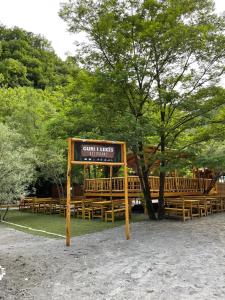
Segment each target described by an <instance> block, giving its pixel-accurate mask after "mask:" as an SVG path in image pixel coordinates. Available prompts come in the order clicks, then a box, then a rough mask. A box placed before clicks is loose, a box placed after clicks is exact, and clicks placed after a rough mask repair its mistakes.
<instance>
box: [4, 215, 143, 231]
mask: <svg viewBox="0 0 225 300" xmlns="http://www.w3.org/2000/svg"><path fill="white" fill-rule="evenodd" d="M144 220H146V216H144V215H143V214H135V215H132V220H131V221H132V222H139V221H144ZM5 221H7V222H10V223H15V224H19V225H22V226H26V227H31V228H33V229H38V230H44V231H48V232H52V233H56V234H60V235H65V232H66V219H65V218H64V217H62V216H60V215H44V214H39V213H38V214H37V213H30V212H21V211H17V210H11V211H9V212H8V214H7V215H6V218H5ZM124 222H125V221H124V220H118V221H116V222H115V223H114V225H113V224H112V223H111V222H109V223H106V222H103V221H101V220H99V219H95V220H90V221H89V220H82V219H77V218H73V217H71V235H72V236H79V235H84V234H88V233H93V232H98V231H102V230H105V229H110V228H113V227H117V226H122V225H124ZM0 226H8V227H12V228H15V229H16V230H20V231H23V232H27V233H31V234H35V235H41V236H47V237H54V236H51V235H48V234H46V233H42V232H35V231H31V230H29V229H25V228H19V227H17V226H13V225H8V224H3V223H2V224H1V225H0Z"/></svg>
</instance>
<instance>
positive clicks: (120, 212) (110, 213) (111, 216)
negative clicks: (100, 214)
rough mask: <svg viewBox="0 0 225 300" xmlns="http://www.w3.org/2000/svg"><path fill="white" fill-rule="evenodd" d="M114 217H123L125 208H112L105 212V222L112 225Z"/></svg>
mask: <svg viewBox="0 0 225 300" xmlns="http://www.w3.org/2000/svg"><path fill="white" fill-rule="evenodd" d="M115 215H117V216H118V215H123V216H124V215H125V207H123V208H115V209H114V208H113V209H110V210H107V211H105V221H106V222H108V221H111V222H112V223H114V221H115Z"/></svg>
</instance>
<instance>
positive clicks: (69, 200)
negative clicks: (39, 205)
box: [66, 138, 72, 246]
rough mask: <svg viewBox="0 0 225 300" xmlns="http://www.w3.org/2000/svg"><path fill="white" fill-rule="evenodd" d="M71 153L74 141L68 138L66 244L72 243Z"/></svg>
mask: <svg viewBox="0 0 225 300" xmlns="http://www.w3.org/2000/svg"><path fill="white" fill-rule="evenodd" d="M71 155H72V141H71V138H69V139H68V163H67V196H66V246H70V245H71V224H70V202H71Z"/></svg>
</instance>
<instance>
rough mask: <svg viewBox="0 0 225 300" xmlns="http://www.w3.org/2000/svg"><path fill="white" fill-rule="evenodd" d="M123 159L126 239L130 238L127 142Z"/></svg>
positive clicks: (124, 146) (124, 145)
mask: <svg viewBox="0 0 225 300" xmlns="http://www.w3.org/2000/svg"><path fill="white" fill-rule="evenodd" d="M123 161H124V196H125V231H126V239H127V240H129V239H130V224H129V200H128V174H127V172H128V171H127V149H126V143H124V144H123Z"/></svg>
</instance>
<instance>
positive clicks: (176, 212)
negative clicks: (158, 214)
mask: <svg viewBox="0 0 225 300" xmlns="http://www.w3.org/2000/svg"><path fill="white" fill-rule="evenodd" d="M164 211H165V215H168V216H169V215H171V216H178V217H182V220H183V221H184V222H185V221H186V220H189V219H190V218H191V216H190V209H188V208H184V207H182V208H180V207H165V208H164Z"/></svg>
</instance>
